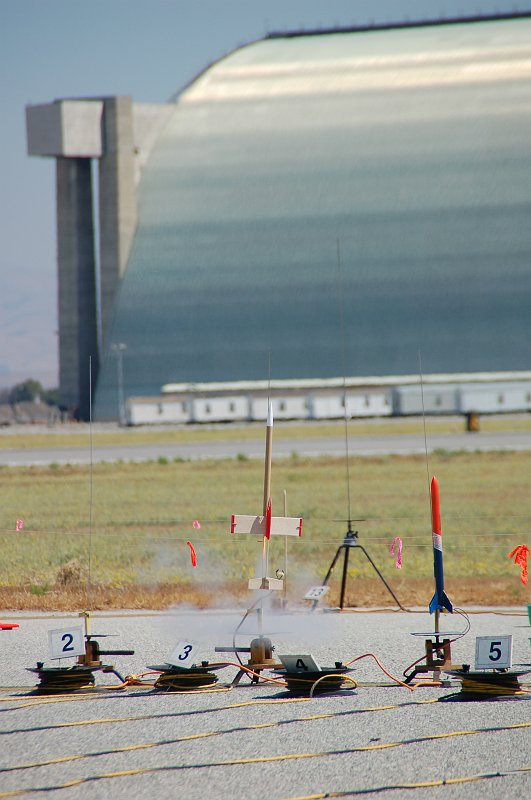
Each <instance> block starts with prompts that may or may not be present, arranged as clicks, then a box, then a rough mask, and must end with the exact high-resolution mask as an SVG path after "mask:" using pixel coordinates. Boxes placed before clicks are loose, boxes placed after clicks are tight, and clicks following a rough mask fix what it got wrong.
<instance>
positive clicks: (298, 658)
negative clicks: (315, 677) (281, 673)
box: [279, 653, 321, 672]
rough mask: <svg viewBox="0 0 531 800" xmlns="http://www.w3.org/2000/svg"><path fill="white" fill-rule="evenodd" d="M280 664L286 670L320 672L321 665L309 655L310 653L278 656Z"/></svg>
mask: <svg viewBox="0 0 531 800" xmlns="http://www.w3.org/2000/svg"><path fill="white" fill-rule="evenodd" d="M279 659H280V661H281V663H282V665H283V666H284V667H285V669H286V672H320V671H321V667H320V666H319V664H318V663H317V661H316V660H315V658H314V657H313V656H312V655H311V653H307V654H306V653H304V654H301V655H291V654H290V655H285V656H279Z"/></svg>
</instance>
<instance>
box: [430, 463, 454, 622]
mask: <svg viewBox="0 0 531 800" xmlns="http://www.w3.org/2000/svg"><path fill="white" fill-rule="evenodd" d="M431 529H432V540H433V575H434V577H435V594H434V595H433V597H432V600H431V602H430V607H429V609H430V614H433V612H434V611H435V612H437V611H444V609H446V610H447V611H449V612H450V613H452V612H453V607H452V604H451V602H450V600H449V599H448V597H447V596H446V593H445V591H444V568H443V549H442V530H441V500H440V497H439V484H438V482H437V478H435V477H433V478H432V479H431Z"/></svg>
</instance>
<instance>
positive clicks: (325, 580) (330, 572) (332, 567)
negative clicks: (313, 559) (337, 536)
mask: <svg viewBox="0 0 531 800" xmlns="http://www.w3.org/2000/svg"><path fill="white" fill-rule="evenodd" d="M342 549H343V545H340V546H339V547H338V548H337V550H336V554H335V556H334V558H333V560H332V563H331V564H330V566H329V567H328V572H327V573H326V575H325V579H324V581H323V582H322V584H321V585H322V586H326V585H327V584H328V580H329V578H330V575H331V574H332V572H333V571H334V567H335V565H336V562H337V559H338V558H339V554H340V552H341V550H342ZM317 603H318V600H314V601H313V603H312V611H313V610H314V609H315V607H316V606H317Z"/></svg>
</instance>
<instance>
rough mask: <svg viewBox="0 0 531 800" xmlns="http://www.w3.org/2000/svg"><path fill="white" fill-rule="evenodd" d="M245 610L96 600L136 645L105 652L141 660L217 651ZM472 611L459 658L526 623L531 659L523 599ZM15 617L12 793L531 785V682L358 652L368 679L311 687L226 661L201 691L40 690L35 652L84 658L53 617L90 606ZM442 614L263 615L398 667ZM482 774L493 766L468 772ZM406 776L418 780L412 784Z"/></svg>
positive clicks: (4, 640) (3, 666) (280, 628)
mask: <svg viewBox="0 0 531 800" xmlns="http://www.w3.org/2000/svg"><path fill="white" fill-rule="evenodd" d="M243 613H244V612H243V610H239V611H233V612H228V611H212V612H211V611H201V612H199V611H193V610H175V611H169V612H165V613H155V612H149V611H146V612H143V613H129V612H123V613H120V612H114V613H112V614H111V613H98V612H95V613H94V614H93V616H92V629H93V631H94V633H98V634H116V636H115V637H113V638H111V639H104V640H103V641H104V642H105V643H106V646H109V643H110V647H111V648H115V649H125V648H130V649H134V650H135V655H134V656H131V657H127V658H125V657H123V658H107V661H110V662H111V663H113V664H114V666H115V667H116V668H117V669H118V670H119V671H120V672H121V674H123V675H130V674H138V673H141V672H143V671H144V670H145V669H146V667H147V665H150V664H160V663H161V662H164V661H165V659H166V658H167V657H168V655H169V654H170V652H171V651H172V650H173V648H174V646H175V644H176V643H177V642H178V641H180V640H184V639H187V638H188V637H190V638H193V639H194V640H195V641H196V642H197V643H198V645H199V649H198V654H197V659H198V661H199V663H200V661H201V660H202V659H206V660H209V661H211V662H212V661H218V660H219V657H220V654H215V653H214V647H215V646H217V645H230V644H232V635H233V632H234V630H235V629H236V627H237V626H238V624H239V622H240V620H241V617H242V614H243ZM469 617H470V622H471V629H470V631H469V632H468V633H467V634H466V635H465V636H464V637H463V638H461V639H459V640H458V641H456V642H455V643H454V644H453V645H452V656H453V661H454V663H463V662H464V663H470V664H472V667H473V665H474V655H475V640H476V637H477V636H501V635H512V637H513V668H514V669H520V668H521V669H526V668H528V669H531V663H530V662H531V653H530V648H529V638H528V637H529V633H530V628H529V624H528V618H527V614H526V612H525V608H524V607H521V608H516V609H498V610H488V611H485V610H482V611H481V612H480V613H470V614H469ZM2 621H14V622H18V623H19V624H20V628H19V629H18V630H13V631H3V632H1V633H0V647H1V654H2V655H1V661H0V685H1V687H2V691H1V692H0V719H1V723H0V740H1V742H2V747H1V750H0V752H1V767H0V797H12V796H24V795H25V794H26V793H28V794H30V793H31V792H32V790H33V791H35V790H37V789H41V790H42V789H44V787H46V788H47V791H46V796H48V797H51V798H56V797H57V798H68V799H69V800H70V798H82V797H83V798H84V797H87V796H88V793H89V792H90V796H91V798H96V799H97V798H108V797H109V796H110V795H112V796H113V798H115V800H119V798H126V797H127V798H132V797H149V798H153V800H157V799H158V798H166V797H172V796H182V797H186V798H189V800H196V799H197V800H199V798H201V800H204V798H213V797H220V796H226V797H231V798H246V799H248V800H258V799H259V798H270V800H280V798H302V797H310V796H311V797H324V796H356V794H364V793H368V792H370V793H371V795H373V796H377V797H379V796H382V797H384V796H385V797H386V798H387V797H391V798H405V797H408V798H409V797H420V798H424V797H434V798H435V797H436V798H441V797H442V798H444V799H445V800H447V798H461V797H463V796H465V792H466V796H467V798H470V800H473V799H474V798H478V799H479V798H482V800H485V798H487V799H488V798H500V797H513V798H523V797H525V796H527V795H528V792H529V786H530V781H531V775H530V772H529V770H530V768H531V758H530V749H529V740H530V736H529V733H530V732H529V727H531V721H530V720H531V718H530V714H529V709H530V705H529V699H530V695H525V694H523V695H518V696H516V697H509V698H508V697H505V698H491V699H488V700H475V701H464V700H462V699H459V698H458V697H457V698H456V697H454V696H455V695H457V694H458V693H459V691H460V684H459V682H458V681H455V680H452V684H451V686H443V687H437V688H435V687H419V688H416V689H415V690H414V691H409V690H408V689H407V688H404V687H402V686H399V685H397V684H394V683H393V681H392V680H390V679H389V678H388V677H387V676H386V675H385V674H384V673H383V672H382V671H381V670H380V669H379V668H378V666H377V664H376V663H375V661H374V660H373V658H372V657H367V658H363V659H361V660H360V661H357V662H356V663H354V664H353V665H352V667H353V668H354V669H353V671H352V672H351V673H350V675H351V676H352V677H353V678H354V679H355V680H356V681H357V682H358V686H357V688H355V689H346V690H342V691H341V692H336V693H333V694H330V695H328V696H322V695H321V696H317V697H314V698H312V699H307V698H294V697H293V696H291V695H288V694H287V692H286V690H285V688H284V687H282V686H279V685H275V684H262V683H260V684H259V685H258V686H254V685H251V684H250V683H249V682H248V681H247V679H244V680H243V681H242V682H241V683H240V685H239V686H238V687H236V688H234V689H232V690H223V687H224V686H225V685H227V684H229V683H230V681H231V680H232V679H233V677H234V675H235V672H236V668H235V667H226V668H225V669H223V670H222V671H221V672H220V673H218V674H219V677H220V680H219V683H218V684H217V686H215V687H214V689H213V690H210V691H206V692H201V693H166V694H161V693H158V692H154V691H153V690H152V689H150V688H148V687H138V688H128V689H125V690H120V689H117V690H116V691H112V690H108V689H101V690H100V691H94V690H92V692H91V693H90V692H89V693H87V692H83V693H80V694H79V695H68V696H64V695H63V696H60V697H57V696H53V697H47V696H42V695H36V694H34V693H33V687H34V685H35V676H34V675H33V674H32V673H30V672H27V671H26V668H27V667H34V666H35V665H36V662H37V661H45V662H46V664H47V665H50V664H55V665H57V664H58V663H63V664H65V665H67V664H68V663H71V661H70V662H67V661H64V662H50V660H49V656H48V631H50V630H54V629H58V628H65V627H67V626H69V625H76V624H79V620H78V619H77V617H75V616H73V615H72V616H66V615H60V614H57V615H55V616H50V615H46V616H45V615H40V616H38V617H35V616H30V615H24V614H20V613H18V614H8V613H4V614H3V616H2ZM268 626H269V627H268ZM465 627H466V626H465V621H464V619H463V618H462V617H460V616H457V615H456V614H453V615H445V616H444V617H443V618H442V620H441V629H442V630H443V631H452V632H454V631H461V630H464V629H465ZM432 629H433V618H432V617H430V616H429V614H428V613H427V612H426V611H425V610H422V611H420V612H418V613H416V612H414V613H404V612H388V611H387V612H385V611H377V612H364V611H361V612H352V613H343V614H332V613H321V612H317V613H315V614H313V615H312V614H310V613H309V612H307V611H300V610H299V611H293V612H292V613H291V612H288V613H286V614H280V613H278V612H277V613H276V614H275V615H273V616H272V617H270V618H269V619H268V618H267V617H266V620H265V631H266V632H267V633H268V634H269V635H270V636H271V639H272V641H273V643H274V645H275V647H276V650H275V654H276V655H278V654H281V653H305V654H307V653H312V654H313V655H314V657H315V658H316V659H317V661H319V662H320V663H321V664H333V663H334V662H335V661H338V660H341V661H343V662H344V663H346V662H347V661H349V660H351V659H353V658H356V657H358V656H361V655H364V654H366V653H373V654H374V655H376V656H377V657H378V659H379V660H380V661H381V662H382V664H383V665H384V666H385V668H386V669H387V670H388V671H389V672H391V673H392V674H393V675H394V676H396V677H397V678H403V675H402V672H403V670H404V669H406V668H407V667H408V666H409V665H410V664H411V663H412V662H413V661H415V660H416V659H419V658H420V657H421V656H422V655H423V653H424V638H423V637H422V636H420V637H419V636H412V635H411V633H412V632H415V631H420V632H426V631H430V630H432ZM246 630H247V631H248V633H247V636H241V637H239V636H238V644H242V645H245V644H248V637H249V636H250V635H252V631H251V629H246ZM223 658H225V656H224V657H223ZM227 658H229V659H231V658H232V657H231V656H227ZM520 665H526V666H522V667H520ZM264 674H265V675H270V676H272V677H273V673H270V672H266V673H264ZM96 680H97V685H98V686H101V685H106V686H117V685H118V682H117V679H116V678H115V676H113V675H103V674H101V673H99V672H98V673H97V679H96ZM525 683H527V684H528V685H527V686H524V688H526V689H529V688H530V686H529V684H530V683H531V680H530V677H529V676H524V677H523V678H522V684H523V685H524V684H525ZM50 762H53V763H50ZM526 770H527V771H526ZM497 773H500V775H499V776H497ZM505 773H510V774H505ZM480 775H482V776H486V775H489V776H490V777H485V778H483V779H481V780H475V781H472V782H469V780H470V778H472V777H473V776H480ZM443 780H445V781H447V783H446V784H445V785H443V786H440V785H439V788H435V786H434V785H431V786H430V785H429V784H430V782H440V781H443ZM87 781H88V782H87ZM452 781H456V782H455V783H452ZM405 784H414V785H415V786H416V787H417V788H416V789H415V790H414V791H412V789H411V788H410V789H405V788H402V789H401V788H399V787H404V785H405ZM386 787H387V790H386V791H384V788H386ZM389 787H397V788H396V789H394V790H389ZM379 789H381V791H379ZM327 792H328V793H330V794H326V793H327ZM334 792H337V793H340V794H337V795H334V794H333V793H334ZM19 793H21V794H19ZM343 793H344V794H343Z"/></svg>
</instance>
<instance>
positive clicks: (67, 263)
mask: <svg viewBox="0 0 531 800" xmlns="http://www.w3.org/2000/svg"><path fill="white" fill-rule="evenodd" d="M26 122H27V135H28V153H29V155H37V156H49V157H53V158H55V159H56V189H57V264H58V278H59V281H58V283H59V402H60V404H61V405H62V406H64V407H65V408H68V409H70V410H71V411H72V412H75V413H76V414H77V415H78V416H79V418H80V419H85V420H86V419H88V418H89V413H90V392H89V384H90V375H91V370H90V368H89V365H90V364H91V365H92V385H93V386H95V383H96V378H97V374H98V366H99V357H100V353H99V349H100V348H99V342H100V340H105V337H106V334H107V332H108V327H109V322H110V316H111V311H112V306H113V301H114V297H115V293H116V288H117V286H118V284H119V281H120V278H121V276H122V274H123V272H124V269H125V266H126V264H127V258H128V255H129V250H130V248H131V242H132V239H133V235H134V232H135V228H136V222H137V210H136V188H135V154H134V150H135V148H134V143H133V109H132V103H131V98H129V97H109V98H102V99H94V100H57V101H55V102H54V103H49V104H46V105H38V106H29V107H28V108H27V109H26ZM91 159H97V160H98V165H99V169H98V183H99V193H98V200H99V202H98V204H97V212H96V213H97V215H98V227H99V240H100V252H99V279H98V269H97V259H96V247H95V235H94V228H95V226H94V207H95V198H94V191H93V179H92V167H91ZM98 320H101V324H100V323H99V321H98ZM100 328H101V330H100ZM100 333H101V336H100Z"/></svg>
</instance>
